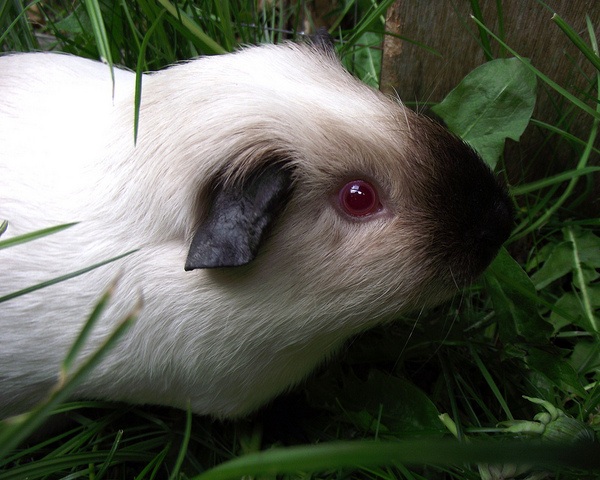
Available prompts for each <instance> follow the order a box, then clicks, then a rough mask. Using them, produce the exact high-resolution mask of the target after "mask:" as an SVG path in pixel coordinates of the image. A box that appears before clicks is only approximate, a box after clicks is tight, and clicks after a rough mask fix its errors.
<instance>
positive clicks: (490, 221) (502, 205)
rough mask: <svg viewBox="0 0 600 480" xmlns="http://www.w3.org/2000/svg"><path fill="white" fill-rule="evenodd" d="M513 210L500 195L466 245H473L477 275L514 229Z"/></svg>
mask: <svg viewBox="0 0 600 480" xmlns="http://www.w3.org/2000/svg"><path fill="white" fill-rule="evenodd" d="M514 216H515V212H514V208H513V205H512V202H511V200H510V198H509V197H508V195H505V194H503V195H501V196H500V197H499V198H498V199H497V200H496V201H494V202H493V203H492V204H491V205H490V206H489V208H488V211H487V212H486V213H485V215H484V216H483V217H482V218H481V219H480V223H479V225H478V226H477V227H476V228H475V230H472V231H471V235H472V237H471V239H468V240H467V244H470V245H473V246H474V248H475V252H474V253H475V254H476V257H477V263H478V264H479V268H478V270H479V271H478V272H476V274H479V273H481V272H483V270H485V268H486V267H487V266H488V265H489V264H490V263H491V262H492V260H493V259H494V257H495V256H496V254H497V253H498V250H499V249H500V247H501V246H502V244H503V243H504V242H505V241H506V240H507V239H508V237H509V236H510V233H511V232H512V229H513V227H514Z"/></svg>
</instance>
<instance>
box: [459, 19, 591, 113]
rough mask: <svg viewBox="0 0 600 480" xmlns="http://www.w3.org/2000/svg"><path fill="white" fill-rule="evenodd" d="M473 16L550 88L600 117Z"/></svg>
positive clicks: (580, 107) (475, 20) (587, 111)
mask: <svg viewBox="0 0 600 480" xmlns="http://www.w3.org/2000/svg"><path fill="white" fill-rule="evenodd" d="M471 18H473V21H474V22H475V23H476V24H477V25H479V26H481V27H482V28H484V29H485V30H486V31H487V33H488V34H489V35H490V36H491V37H492V38H494V39H495V40H496V41H497V42H499V43H500V44H501V45H502V46H503V47H504V48H506V50H507V51H509V52H510V53H511V54H512V55H514V57H515V58H518V59H519V60H520V61H521V62H523V63H524V64H525V65H527V68H529V69H530V70H531V71H532V72H533V73H535V75H536V76H537V77H538V78H539V79H540V80H542V81H543V82H544V83H545V84H547V85H548V86H549V87H550V88H552V89H553V90H555V91H556V92H558V93H559V94H561V95H562V96H563V97H565V98H566V99H567V100H569V101H570V102H571V103H572V104H573V105H575V106H577V107H578V108H579V109H581V110H583V111H584V112H586V113H588V114H589V115H591V116H592V117H593V118H594V119H600V113H599V112H598V111H596V110H594V109H593V108H591V107H589V106H588V105H586V104H585V103H584V102H582V101H581V100H579V99H578V98H577V97H576V96H574V95H572V94H571V93H569V92H568V91H567V90H565V89H564V88H563V87H561V86H560V85H559V84H558V83H556V82H555V81H553V80H551V79H550V78H549V77H547V76H546V75H544V74H543V73H542V72H541V71H539V70H538V69H537V68H535V67H534V66H533V65H531V63H530V62H529V61H528V60H527V59H525V58H523V57H522V56H521V55H519V54H518V53H517V52H516V51H515V50H513V49H512V48H511V47H509V46H508V45H507V44H506V43H504V42H503V41H502V40H501V39H500V38H499V37H498V36H497V35H495V34H494V33H493V32H492V31H491V30H490V29H489V28H487V27H486V26H485V25H484V24H483V23H481V22H480V21H479V20H477V19H476V18H475V17H471Z"/></svg>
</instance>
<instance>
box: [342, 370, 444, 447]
mask: <svg viewBox="0 0 600 480" xmlns="http://www.w3.org/2000/svg"><path fill="white" fill-rule="evenodd" d="M338 400H339V402H340V403H341V405H342V407H343V408H344V409H345V410H346V411H348V412H350V413H354V415H351V418H352V419H353V420H357V421H360V423H361V424H362V426H365V423H366V422H368V421H370V422H371V425H370V426H371V428H372V429H373V430H377V431H379V432H394V433H395V434H396V435H407V434H412V435H414V434H415V433H437V432H440V433H441V432H443V431H444V429H443V428H442V424H441V423H440V421H439V418H438V417H439V412H438V411H437V409H436V407H435V405H434V404H433V403H432V402H431V400H429V398H428V397H427V395H425V394H424V393H423V392H422V391H421V390H419V389H418V388H417V387H415V386H414V385H413V384H412V383H410V382H408V381H406V380H403V379H401V378H398V377H393V376H390V375H388V374H385V373H382V372H380V371H379V370H373V371H372V372H371V373H370V374H369V378H368V379H367V380H366V381H364V382H363V381H359V380H357V381H356V382H355V383H353V384H352V385H350V386H349V387H348V388H345V389H344V396H343V397H342V398H339V399H338ZM368 426H369V425H367V427H368ZM382 427H383V428H382Z"/></svg>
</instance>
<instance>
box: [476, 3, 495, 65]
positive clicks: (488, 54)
mask: <svg viewBox="0 0 600 480" xmlns="http://www.w3.org/2000/svg"><path fill="white" fill-rule="evenodd" d="M471 10H472V11H473V16H474V17H475V18H476V19H477V20H479V21H480V22H481V23H482V24H483V14H482V13H481V7H480V6H479V1H478V0H471ZM478 28H479V36H480V37H481V46H482V47H483V54H484V55H485V58H486V60H488V61H489V60H493V58H494V56H493V55H492V45H491V44H490V37H489V36H488V34H487V32H486V31H485V29H484V28H481V27H479V26H478Z"/></svg>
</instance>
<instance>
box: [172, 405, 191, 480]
mask: <svg viewBox="0 0 600 480" xmlns="http://www.w3.org/2000/svg"><path fill="white" fill-rule="evenodd" d="M191 434H192V407H191V406H190V404H189V402H188V406H187V410H186V416H185V430H184V433H183V440H182V442H181V447H180V448H179V453H178V454H177V460H176V461H175V466H174V467H173V472H172V473H171V477H170V478H171V479H172V480H177V479H178V478H179V470H180V469H181V465H183V461H184V460H185V455H186V453H187V450H188V445H189V443H190V436H191Z"/></svg>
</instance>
